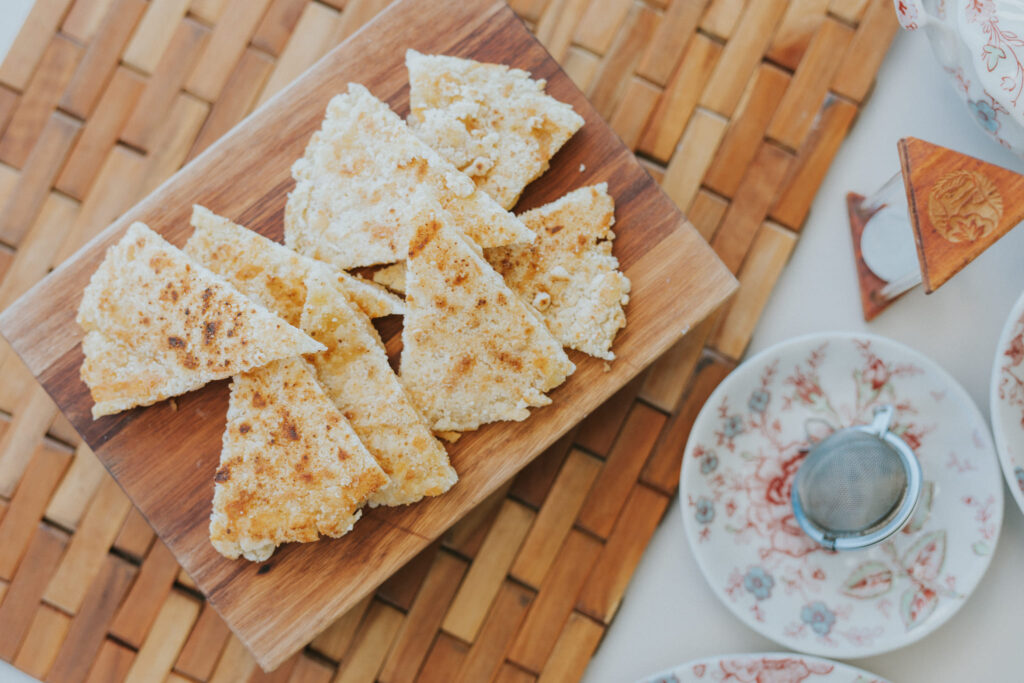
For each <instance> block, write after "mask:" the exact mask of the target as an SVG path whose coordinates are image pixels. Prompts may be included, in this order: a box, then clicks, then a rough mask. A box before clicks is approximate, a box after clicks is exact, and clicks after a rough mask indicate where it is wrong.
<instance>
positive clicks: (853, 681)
mask: <svg viewBox="0 0 1024 683" xmlns="http://www.w3.org/2000/svg"><path fill="white" fill-rule="evenodd" d="M805 682H806V683H887V682H886V681H885V680H884V679H881V678H878V677H877V676H874V675H872V674H869V673H868V672H867V671H863V670H862V669H855V668H854V667H852V666H847V665H846V664H840V663H839V662H830V661H829V660H827V659H818V658H817V657H808V656H806V655H795V654H793V653H791V652H770V653H766V654H765V653H762V654H739V655H724V656H722V657H708V658H707V659H698V660H695V661H692V662H688V663H686V664H682V665H680V666H677V667H675V668H674V669H669V670H668V671H662V672H661V673H659V674H657V675H654V676H652V677H650V678H648V679H647V680H646V681H645V682H644V683H805Z"/></svg>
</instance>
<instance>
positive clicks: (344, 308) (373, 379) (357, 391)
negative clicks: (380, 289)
mask: <svg viewBox="0 0 1024 683" xmlns="http://www.w3.org/2000/svg"><path fill="white" fill-rule="evenodd" d="M302 328H303V329H304V330H305V331H306V332H308V333H309V334H310V335H311V336H312V337H313V338H314V339H316V340H317V341H320V342H322V343H323V344H324V345H325V346H326V347H327V350H326V351H323V352H321V353H318V354H316V355H314V356H312V358H311V360H312V362H313V365H314V366H315V367H316V372H317V377H318V378H319V380H320V382H321V383H322V384H323V386H324V390H325V391H326V392H327V395H328V396H330V397H331V399H332V400H333V401H334V404H335V405H336V406H337V407H338V409H339V410H341V412H342V413H343V414H344V415H345V417H346V418H348V420H349V422H351V424H352V427H353V429H354V430H355V432H356V434H357V435H358V436H359V438H360V439H362V441H363V443H364V444H365V445H366V448H367V450H368V451H369V452H370V454H371V455H373V457H374V458H376V460H377V462H378V463H379V464H380V466H381V468H382V469H383V470H384V472H386V473H387V475H388V477H389V478H390V479H391V482H390V483H389V484H388V485H387V486H385V487H383V488H381V489H380V490H379V491H377V492H376V493H374V494H373V495H372V496H371V498H370V504H371V505H405V504H408V503H413V502H416V501H417V500H420V499H421V498H423V497H424V496H436V495H440V494H442V493H444V492H445V491H447V490H448V489H450V488H451V487H452V485H453V484H454V483H455V482H456V480H457V479H458V476H457V475H456V474H455V470H454V469H452V467H451V464H450V463H449V462H448V453H447V452H446V451H445V449H444V446H442V445H441V443H440V442H438V440H437V439H435V438H434V437H433V435H432V434H431V433H430V429H429V428H428V426H427V423H426V422H425V421H424V419H423V416H422V415H420V413H419V411H417V410H416V408H415V407H414V406H413V404H412V402H411V401H410V399H409V395H408V394H407V393H406V391H405V388H404V387H403V386H402V384H401V382H400V381H399V380H398V377H397V376H396V375H395V373H394V371H393V370H392V369H391V366H390V365H389V364H388V357H387V353H386V352H385V350H384V344H383V343H382V342H381V340H380V337H379V336H377V332H376V330H375V329H374V328H373V325H372V324H371V323H370V319H369V318H367V317H366V316H365V315H363V314H362V313H360V312H359V311H356V310H354V309H353V308H352V307H350V306H348V305H346V304H345V302H343V301H339V300H338V297H337V296H336V295H335V294H334V292H332V289H331V287H330V286H329V285H328V284H327V283H325V282H323V281H318V280H316V279H315V278H314V279H311V280H310V282H309V297H308V298H307V300H306V307H305V309H304V310H303V313H302Z"/></svg>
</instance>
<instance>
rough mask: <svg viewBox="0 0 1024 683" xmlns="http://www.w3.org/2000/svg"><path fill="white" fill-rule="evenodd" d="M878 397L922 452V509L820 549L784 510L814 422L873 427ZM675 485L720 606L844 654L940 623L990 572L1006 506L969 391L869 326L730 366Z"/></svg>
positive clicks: (772, 631)
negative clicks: (887, 527) (867, 536)
mask: <svg viewBox="0 0 1024 683" xmlns="http://www.w3.org/2000/svg"><path fill="white" fill-rule="evenodd" d="M883 403H892V404H894V405H895V406H896V416H895V419H894V423H893V427H892V430H893V431H894V432H895V433H897V434H898V435H900V436H902V438H903V439H904V441H906V442H907V443H908V444H909V445H910V446H911V448H913V449H914V451H915V453H916V454H917V456H918V459H919V460H920V461H921V465H922V470H923V473H924V479H925V484H924V490H923V492H922V496H921V500H920V502H919V504H918V508H917V510H916V511H915V513H914V516H913V518H912V519H911V521H910V523H909V524H908V525H907V526H906V527H905V528H904V529H903V530H901V531H900V532H898V533H897V534H896V535H894V536H893V537H891V538H890V539H887V540H886V541H884V542H883V543H881V544H879V545H876V546H873V547H871V548H867V549H865V550H861V551H850V552H844V553H838V554H837V553H832V552H827V551H825V550H824V549H822V548H820V547H819V546H817V545H816V544H815V543H814V542H813V541H811V540H810V539H809V538H808V537H807V536H806V535H804V533H803V531H802V530H801V529H800V528H799V526H798V525H797V524H796V522H795V521H794V518H793V511H792V508H791V506H790V488H791V485H792V481H793V476H794V475H795V473H796V470H797V468H798V466H799V464H800V462H801V460H802V459H803V457H804V449H806V447H807V445H808V437H807V433H808V431H812V432H814V433H815V435H816V436H818V437H819V438H820V437H821V436H823V435H824V434H827V433H828V430H829V429H834V428H838V427H846V426H851V425H854V424H864V423H867V422H870V418H871V414H872V411H873V409H874V407H875V406H878V405H880V404H883ZM822 431H824V434H820V433H819V432H822ZM680 495H681V497H682V498H681V499H682V510H683V517H684V526H685V528H686V534H687V537H688V540H689V542H690V546H691V548H692V550H693V554H694V556H695V557H696V559H697V563H698V565H699V566H700V569H701V572H702V573H703V574H704V577H705V579H707V581H708V583H709V584H710V585H711V587H712V589H713V590H714V591H715V593H716V594H717V595H718V597H719V598H720V599H721V600H722V601H723V602H724V603H725V604H726V606H727V607H729V609H730V610H732V611H733V613H735V614H736V616H738V617H739V618H740V619H741V620H742V621H743V622H744V623H746V624H747V625H748V626H750V627H751V628H753V629H754V630H756V631H758V632H760V633H761V634H763V635H764V636H766V637H768V638H771V639H772V640H774V641H776V642H778V643H780V644H782V645H784V646H786V647H788V648H792V649H794V650H799V651H802V652H808V653H811V654H817V655H824V656H830V657H839V658H849V657H866V656H869V655H874V654H878V653H881V652H887V651H889V650H894V649H896V648H899V647H902V646H904V645H907V644H909V643H912V642H914V641H916V640H919V639H920V638H922V637H924V636H925V635H927V634H928V633H930V632H931V631H933V630H934V629H935V628H937V627H938V626H939V625H940V624H942V623H944V622H945V621H946V620H947V619H949V618H950V617H951V616H952V615H953V614H954V613H955V612H956V611H957V610H958V609H959V608H960V606H961V605H962V604H963V602H964V600H965V599H966V598H967V596H968V595H969V594H970V593H971V592H972V591H973V590H974V588H975V586H976V585H977V583H978V581H979V580H980V579H981V577H982V575H983V574H984V573H985V570H986V569H987V568H988V565H989V561H990V559H991V553H992V551H993V550H994V549H995V544H996V541H997V539H998V536H999V529H1000V526H1001V523H1002V510H1003V488H1002V481H1001V479H1000V475H999V467H998V464H997V460H996V456H995V450H994V448H993V445H992V442H991V439H990V437H989V432H988V425H987V424H986V422H985V420H984V418H983V417H982V415H981V413H980V412H979V411H978V409H977V407H976V406H975V405H974V403H973V402H972V401H971V398H970V396H968V394H967V392H966V391H964V389H963V388H962V387H961V386H960V385H959V384H958V383H957V382H956V380H954V379H953V378H952V377H951V376H950V375H949V374H948V373H946V372H945V371H944V370H943V369H942V368H940V367H939V366H937V365H936V364H935V363H933V362H932V361H930V360H928V359H927V358H925V357H923V356H921V355H920V354H918V353H917V352H916V351H913V350H911V349H909V348H907V347H905V346H903V345H901V344H898V343H896V342H893V341H890V340H887V339H884V338H881V337H875V336H871V335H863V334H857V335H852V334H823V335H811V336H807V337H800V338H797V339H793V340H790V341H787V342H784V343H782V344H779V345H778V346H775V347H772V348H770V349H767V350H766V351H763V352H762V353H760V354H758V355H756V356H755V357H753V358H751V359H750V360H748V361H747V362H745V363H744V364H743V365H741V366H740V367H739V368H737V369H736V370H735V371H734V372H733V373H732V374H731V375H730V376H729V377H727V378H726V379H725V380H724V381H723V382H722V383H721V384H720V385H719V387H718V388H717V389H716V390H715V391H714V393H712V395H711V397H710V398H709V399H708V401H707V403H706V404H705V405H704V408H703V409H702V410H701V413H700V415H699V416H698V417H697V420H696V422H695V423H694V426H693V430H692V431H691V433H690V439H689V441H688V443H687V445H686V452H685V455H684V458H683V469H682V482H681V485H680Z"/></svg>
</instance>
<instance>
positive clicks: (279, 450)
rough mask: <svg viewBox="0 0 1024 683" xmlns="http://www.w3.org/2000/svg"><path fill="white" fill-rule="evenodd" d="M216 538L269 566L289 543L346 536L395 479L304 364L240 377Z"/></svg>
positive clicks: (220, 483)
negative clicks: (279, 548)
mask: <svg viewBox="0 0 1024 683" xmlns="http://www.w3.org/2000/svg"><path fill="white" fill-rule="evenodd" d="M214 481H215V482H216V483H215V486H214V494H213V514H212V515H211V516H210V540H211V542H212V543H213V546H214V548H216V549H217V551H218V552H219V553H221V554H222V555H224V556H225V557H229V558H231V559H235V558H237V557H239V556H240V555H241V556H244V557H245V558H246V559H247V560H252V561H254V562H262V561H263V560H266V559H267V558H268V557H270V555H271V553H273V552H274V548H276V547H277V546H279V545H281V544H282V543H289V542H299V543H308V542H310V541H315V540H317V538H318V537H319V535H320V534H323V535H325V536H333V537H338V536H343V535H344V534H346V533H348V531H349V530H350V529H351V528H352V525H353V524H355V522H356V520H357V519H359V515H360V510H359V508H360V507H361V506H362V505H363V504H364V503H366V501H367V500H368V499H369V497H370V494H372V493H373V492H374V491H376V490H377V489H379V488H380V487H382V486H384V485H385V484H387V481H388V479H387V476H386V475H385V474H384V472H383V471H382V470H381V469H380V467H378V466H377V463H376V462H375V461H374V459H373V458H372V457H371V456H370V454H369V453H368V452H367V451H366V449H365V448H364V447H363V444H362V443H361V442H360V441H359V438H358V437H357V436H356V434H355V432H354V431H353V430H352V427H351V426H350V425H349V424H348V421H347V420H346V419H345V417H344V416H343V415H342V414H341V413H340V412H339V411H338V409H337V408H335V407H334V404H333V403H332V402H331V400H330V399H329V398H327V395H326V394H324V392H323V390H322V389H321V388H320V385H319V384H317V382H316V379H315V378H314V376H313V369H312V368H311V367H310V366H309V364H308V363H306V362H305V361H303V360H301V359H299V358H290V359H286V360H281V361H276V362H274V363H271V364H270V365H266V366H264V367H262V368H258V369H256V370H253V371H250V372H247V373H243V374H241V375H238V376H237V377H235V379H234V381H233V382H232V384H231V402H230V405H229V407H228V420H227V426H226V428H225V429H224V439H223V446H222V450H221V454H220V467H219V468H218V470H217V475H216V477H215V479H214Z"/></svg>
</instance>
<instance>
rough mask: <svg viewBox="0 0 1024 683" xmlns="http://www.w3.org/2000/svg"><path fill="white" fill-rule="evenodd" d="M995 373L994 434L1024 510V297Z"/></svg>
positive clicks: (1014, 313)
mask: <svg viewBox="0 0 1024 683" xmlns="http://www.w3.org/2000/svg"><path fill="white" fill-rule="evenodd" d="M996 348H997V350H996V359H995V363H994V366H993V370H992V391H991V395H990V397H989V402H990V403H991V410H992V430H993V431H994V432H995V437H996V449H997V450H998V451H999V458H1000V460H1001V461H1002V465H1003V473H1004V474H1005V475H1006V480H1007V482H1008V483H1009V485H1010V490H1011V491H1013V495H1014V498H1015V499H1016V500H1017V504H1018V505H1019V506H1020V508H1021V510H1024V295H1022V296H1021V298H1020V299H1019V300H1018V301H1017V303H1016V305H1015V306H1014V308H1013V311H1012V312H1011V313H1010V316H1009V319H1008V320H1007V322H1006V326H1005V327H1004V328H1003V333H1002V336H1001V339H1000V341H999V345H998V346H997V347H996Z"/></svg>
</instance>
